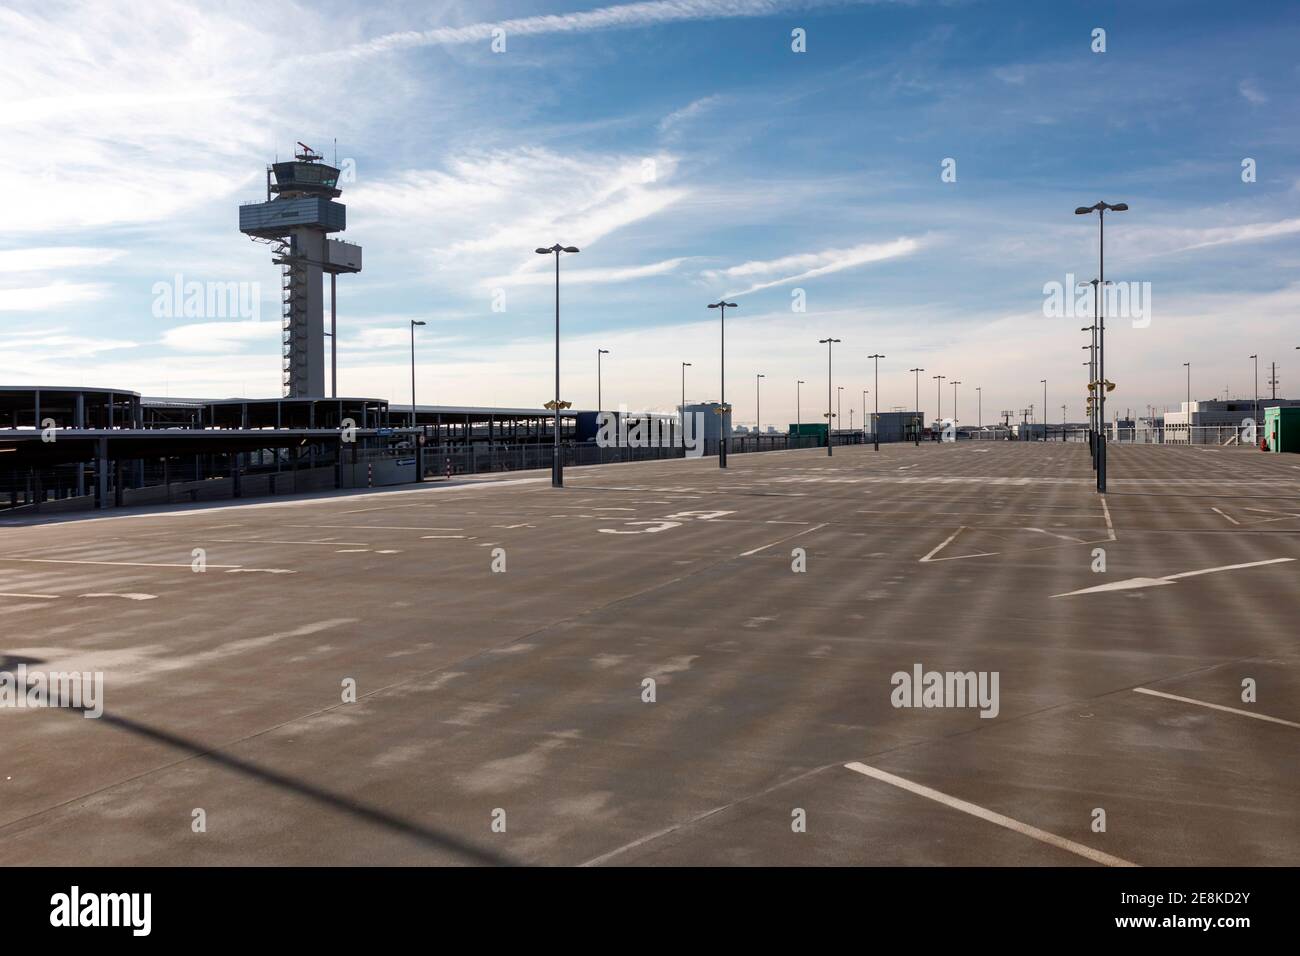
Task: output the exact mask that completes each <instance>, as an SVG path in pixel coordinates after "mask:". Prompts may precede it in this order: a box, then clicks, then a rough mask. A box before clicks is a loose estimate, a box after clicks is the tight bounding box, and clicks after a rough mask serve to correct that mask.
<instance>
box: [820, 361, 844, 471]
mask: <svg viewBox="0 0 1300 956" xmlns="http://www.w3.org/2000/svg"><path fill="white" fill-rule="evenodd" d="M837 342H839V339H832V338H829V337H828V338H824V339H818V340H817V344H818V345H824V346H826V457H827V458H829V457H831V431H832V428H833V426H834V425H835V412H834V411H832V410H831V375H832V374H833V373H832V371H831V349H832V348H834V347H835V344H836V343H837Z"/></svg>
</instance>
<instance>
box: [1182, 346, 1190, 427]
mask: <svg viewBox="0 0 1300 956" xmlns="http://www.w3.org/2000/svg"><path fill="white" fill-rule="evenodd" d="M1183 368H1185V369H1187V415H1188V419H1187V425H1188V427H1189V428H1190V427H1191V424H1192V419H1191V414H1192V363H1191V362H1184V363H1183Z"/></svg>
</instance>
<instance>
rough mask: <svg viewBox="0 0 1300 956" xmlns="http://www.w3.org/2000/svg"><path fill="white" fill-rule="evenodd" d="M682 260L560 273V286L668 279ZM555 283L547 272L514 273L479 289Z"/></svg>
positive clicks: (486, 280)
mask: <svg viewBox="0 0 1300 956" xmlns="http://www.w3.org/2000/svg"><path fill="white" fill-rule="evenodd" d="M685 261H686V259H685V258H678V259H664V260H663V261H662V262H652V263H650V264H649V265H644V266H623V267H616V268H611V269H564V283H565V284H566V285H567V284H569V283H571V282H572V283H576V284H579V285H582V284H586V285H604V284H608V283H613V282H629V281H631V280H633V279H645V278H649V277H651V276H662V275H669V274H670V273H672V272H675V271H676V270H677V267H678V266H680V265H681V264H682V263H683V262H685ZM554 281H555V277H554V275H553V274H552V272H550V271H549V270H544V271H541V272H517V273H514V274H512V275H503V276H494V277H492V278H490V279H484V280H483V283H482V284H483V285H484V286H487V287H490V288H494V287H496V286H507V287H508V286H512V285H548V284H550V283H552V282H554Z"/></svg>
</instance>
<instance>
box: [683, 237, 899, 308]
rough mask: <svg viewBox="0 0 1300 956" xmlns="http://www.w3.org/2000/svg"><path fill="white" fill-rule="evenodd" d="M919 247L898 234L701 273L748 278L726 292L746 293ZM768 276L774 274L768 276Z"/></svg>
mask: <svg viewBox="0 0 1300 956" xmlns="http://www.w3.org/2000/svg"><path fill="white" fill-rule="evenodd" d="M920 247H921V241H920V240H919V239H912V238H909V237H907V236H902V237H900V238H898V239H894V240H891V241H890V242H867V243H863V244H861V245H857V246H851V247H849V248H847V249H825V250H823V251H821V252H805V253H799V254H797V255H792V256H782V257H781V258H779V259H767V260H755V261H751V262H745V263H742V264H741V265H738V266H732V267H731V268H729V269H718V270H706V271H705V272H704V273H702V275H703V276H704V277H705V278H706V279H710V280H712V281H716V280H718V279H732V280H735V279H742V280H750V281H751V283H752V284H751V285H749V286H748V287H746V288H742V289H736V290H733V291H731V292H728V293H727V295H746V294H747V293H750V292H757V291H759V290H760V289H770V288H772V287H773V286H778V285H785V284H786V283H789V282H799V281H801V280H803V279H812V278H815V277H817V276H823V275H829V274H830V273H832V272H841V271H843V270H844V269H852V268H855V267H857V266H862V265H867V264H868V263H871V262H882V261H884V260H885V259H896V258H898V257H899V256H907V255H911V254H912V253H913V252H915V251H916V250H917V249H919V248H920ZM783 273H784V274H783ZM769 276H775V277H776V278H768V277H769ZM755 280H757V281H755Z"/></svg>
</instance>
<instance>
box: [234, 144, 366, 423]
mask: <svg viewBox="0 0 1300 956" xmlns="http://www.w3.org/2000/svg"><path fill="white" fill-rule="evenodd" d="M298 145H299V146H300V147H301V148H302V151H301V152H299V153H296V154H294V158H293V161H292V162H284V163H274V164H272V165H270V166H268V167H267V168H266V202H259V203H247V204H245V205H242V206H240V207H239V231H240V232H242V233H244V234H245V235H246V236H249V237H251V238H252V239H254V240H256V241H261V242H267V243H270V244H271V246H272V249H273V253H272V261H273V262H274V263H276V265H279V266H280V267H281V270H282V299H283V302H284V314H283V326H282V328H283V345H284V363H283V384H284V394H285V397H287V398H322V397H324V396H325V335H326V332H325V314H324V313H325V304H324V298H325V296H324V290H323V289H322V286H321V277H322V275H323V274H324V273H329V274H330V277H331V279H330V287H331V290H332V289H333V287H334V279H333V277H334V276H335V275H337V274H338V273H340V272H360V271H361V247H360V246H358V245H356V244H354V243H349V242H343V241H341V240H338V239H330V238H329V233H331V232H342V231H343V230H344V229H346V228H347V207H346V206H344V205H343V204H342V203H340V202H335V201H334V200H335V199H337V198H338V197H339V195H340V194H341V192H342V190H340V189H339V188H338V179H339V171H338V169H336V168H335V167H333V166H328V165H326V164H325V163H323V162H321V157H320V154H319V153H316V152H314V151H313V150H312V148H311V147H310V146H307V145H306V144H304V143H299V144H298ZM330 307H331V312H332V313H333V312H335V304H334V302H333V296H332V294H331V302H330ZM333 324H334V323H333V320H331V329H330V333H329V334H330V335H331V336H332V338H333V348H334V350H335V351H337V347H338V346H337V336H336V335H335V334H334V333H335V332H336V329H334V328H333ZM332 384H333V387H334V391H335V394H337V391H338V382H337V381H335V382H333V383H332Z"/></svg>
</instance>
